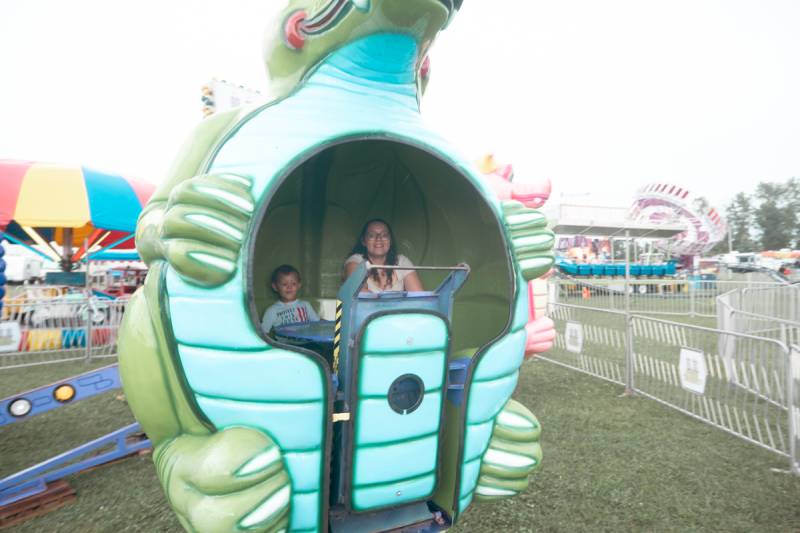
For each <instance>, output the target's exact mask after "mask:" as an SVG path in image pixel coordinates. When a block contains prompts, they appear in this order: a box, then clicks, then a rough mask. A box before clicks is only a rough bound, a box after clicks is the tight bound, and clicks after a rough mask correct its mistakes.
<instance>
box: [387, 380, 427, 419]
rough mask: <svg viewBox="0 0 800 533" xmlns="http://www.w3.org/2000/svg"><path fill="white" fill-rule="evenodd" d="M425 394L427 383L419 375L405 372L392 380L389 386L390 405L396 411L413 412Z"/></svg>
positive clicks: (402, 413) (403, 413) (405, 413)
mask: <svg viewBox="0 0 800 533" xmlns="http://www.w3.org/2000/svg"><path fill="white" fill-rule="evenodd" d="M423 396H425V384H424V383H423V382H422V379H420V377H419V376H417V375H414V374H405V375H403V376H400V377H399V378H397V379H396V380H394V381H393V382H392V385H391V386H390V387H389V394H388V397H389V407H391V408H392V410H393V411H395V412H396V413H400V414H401V415H407V414H408V413H413V412H414V411H415V410H416V409H417V407H419V405H420V404H421V403H422V397H423Z"/></svg>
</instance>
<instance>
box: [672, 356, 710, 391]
mask: <svg viewBox="0 0 800 533" xmlns="http://www.w3.org/2000/svg"><path fill="white" fill-rule="evenodd" d="M678 375H679V376H680V378H681V387H683V388H684V389H685V390H687V391H689V392H693V393H695V394H700V395H703V394H705V392H706V378H707V377H708V368H707V367H706V357H705V354H704V353H703V352H700V351H697V350H692V349H691V348H681V358H680V363H678Z"/></svg>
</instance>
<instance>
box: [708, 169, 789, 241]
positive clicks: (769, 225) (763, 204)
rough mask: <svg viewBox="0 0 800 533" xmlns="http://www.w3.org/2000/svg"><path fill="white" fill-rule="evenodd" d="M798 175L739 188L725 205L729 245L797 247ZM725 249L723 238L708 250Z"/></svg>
mask: <svg viewBox="0 0 800 533" xmlns="http://www.w3.org/2000/svg"><path fill="white" fill-rule="evenodd" d="M798 213H800V179H797V178H790V179H789V180H787V181H786V182H784V183H776V182H761V183H759V184H758V186H756V190H755V192H754V193H751V194H747V193H744V192H740V193H739V194H737V195H736V196H734V198H733V200H732V201H731V203H730V204H728V206H727V207H726V209H725V214H726V218H727V222H728V230H729V231H730V232H731V239H732V246H733V249H734V250H735V251H738V252H759V251H762V250H780V249H781V248H795V249H796V248H800V216H798ZM727 251H728V240H727V239H725V240H724V241H723V242H721V243H719V244H718V245H717V246H715V247H714V249H713V250H711V253H723V252H727Z"/></svg>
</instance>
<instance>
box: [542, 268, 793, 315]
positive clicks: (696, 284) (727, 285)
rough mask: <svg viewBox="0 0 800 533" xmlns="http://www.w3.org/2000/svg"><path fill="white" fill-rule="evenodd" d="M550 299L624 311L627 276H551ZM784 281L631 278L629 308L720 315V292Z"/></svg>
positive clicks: (771, 288)
mask: <svg viewBox="0 0 800 533" xmlns="http://www.w3.org/2000/svg"><path fill="white" fill-rule="evenodd" d="M549 284H550V301H551V302H558V303H564V304H571V305H580V306H583V307H595V308H599V309H609V310H612V311H625V305H626V301H625V300H626V291H625V287H626V283H625V279H624V278H614V279H610V278H594V279H593V278H570V277H558V276H554V277H551V278H550V281H549ZM785 287H786V285H785V284H781V283H778V282H772V281H747V280H736V281H732V280H731V281H729V280H717V279H714V280H702V279H697V280H690V279H641V278H639V279H630V280H629V282H628V292H627V295H628V297H627V300H628V305H630V312H632V313H639V314H652V315H673V316H691V317H695V316H700V317H709V318H713V317H716V316H717V302H716V299H717V297H718V296H720V295H722V294H725V293H727V292H730V291H732V290H748V291H765V293H769V294H772V293H776V294H777V293H778V292H779V291H780V289H782V288H785Z"/></svg>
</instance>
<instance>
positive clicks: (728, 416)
mask: <svg viewBox="0 0 800 533" xmlns="http://www.w3.org/2000/svg"><path fill="white" fill-rule="evenodd" d="M631 325H632V329H633V350H632V356H633V371H634V390H635V391H636V392H638V393H640V394H643V395H645V396H648V397H650V398H652V399H654V400H656V401H659V402H661V403H664V404H666V405H669V406H671V407H674V408H675V409H678V410H679V411H682V412H684V413H686V414H688V415H690V416H693V417H695V418H697V419H699V420H702V421H704V422H707V423H708V424H711V425H712V426H715V427H718V428H720V429H723V430H725V431H728V432H730V433H733V434H735V435H738V436H740V437H742V438H744V439H745V440H748V441H750V442H753V443H755V444H758V445H760V446H762V447H764V448H767V449H769V450H772V451H774V452H777V453H779V454H780V455H783V456H786V457H791V456H792V454H793V449H792V442H793V441H794V440H795V438H794V434H795V433H794V429H793V428H792V427H791V426H792V424H791V423H790V417H789V409H790V405H791V403H792V399H791V396H790V395H791V394H792V389H793V385H794V383H793V381H792V371H791V363H790V358H789V351H788V349H787V348H786V346H785V345H784V344H782V343H780V342H778V341H776V340H770V339H764V338H759V337H754V336H750V335H742V334H738V333H733V332H725V331H721V330H716V329H711V328H703V327H699V326H691V325H688V324H679V323H675V322H668V321H665V320H660V319H656V318H651V317H643V316H634V317H632V318H631Z"/></svg>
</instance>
